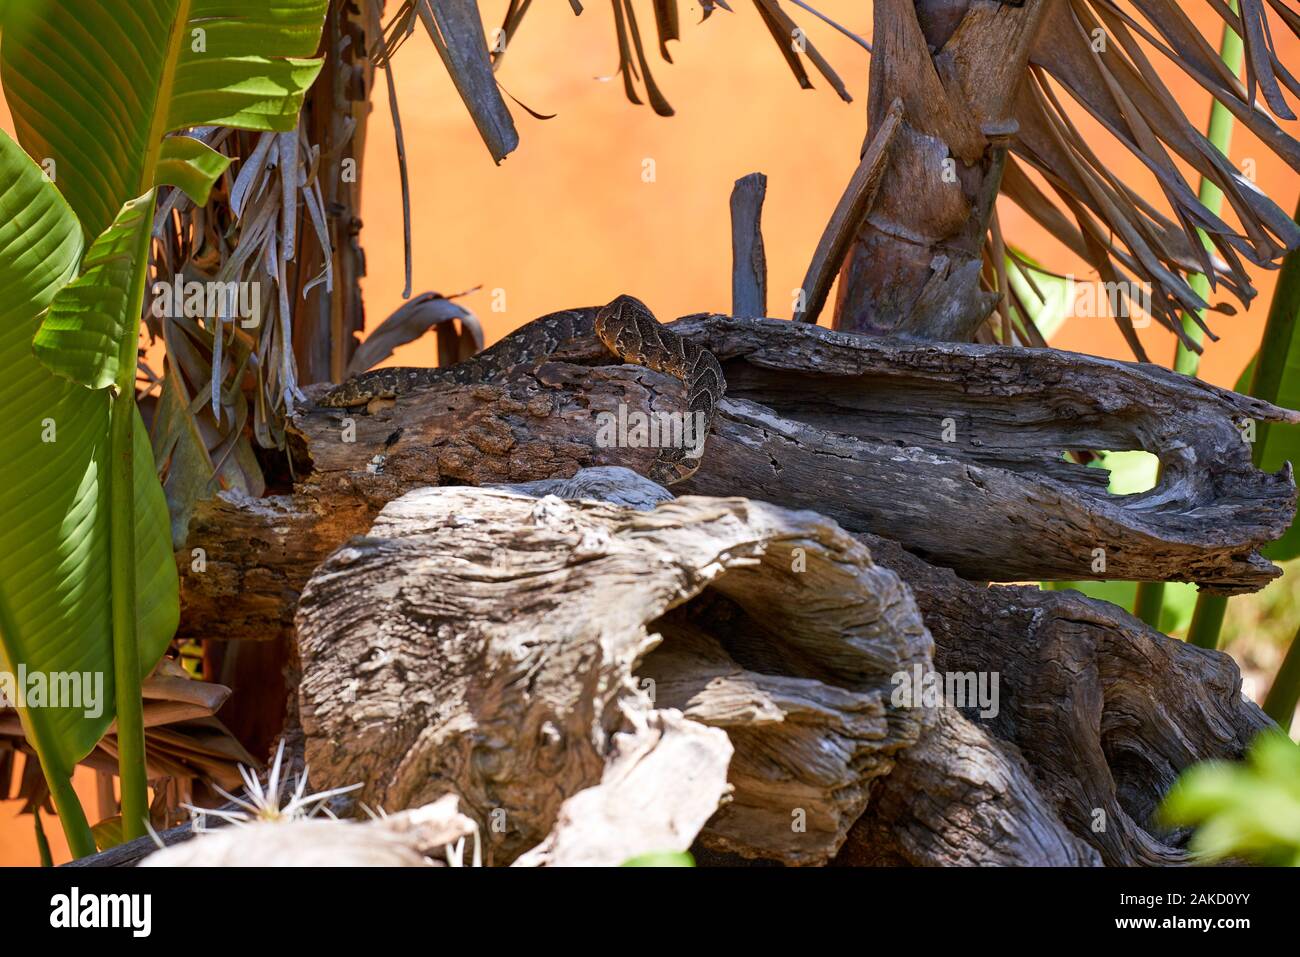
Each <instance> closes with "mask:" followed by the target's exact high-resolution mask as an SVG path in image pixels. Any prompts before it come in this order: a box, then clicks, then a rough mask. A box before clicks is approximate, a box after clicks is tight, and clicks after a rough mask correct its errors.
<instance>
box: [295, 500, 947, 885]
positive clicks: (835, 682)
mask: <svg viewBox="0 0 1300 957" xmlns="http://www.w3.org/2000/svg"><path fill="white" fill-rule="evenodd" d="M297 635H298V641H299V647H300V651H301V657H302V684H301V687H300V703H301V717H302V725H303V730H304V732H305V734H306V755H307V759H308V761H309V763H310V765H311V767H312V770H313V773H314V774H315V775H317V776H319V777H320V778H322V779H323V781H324V782H325V784H327V785H331V786H335V785H339V784H343V783H353V782H364V785H365V786H364V788H363V789H362V791H361V792H360V793H359V798H360V800H363V801H365V802H367V803H368V804H370V805H372V806H376V805H377V806H386V807H393V808H396V807H406V806H411V805H417V804H420V803H423V802H424V801H426V800H428V799H429V798H430V797H432V796H434V795H435V794H441V793H446V792H451V793H455V794H457V795H458V796H459V797H460V798H461V800H462V802H463V807H464V810H465V813H467V814H469V815H470V816H471V817H474V818H475V819H476V820H478V821H479V822H480V823H481V824H482V826H483V830H484V834H485V835H486V836H487V837H488V840H489V841H490V843H489V845H488V852H489V858H490V859H491V860H493V861H495V862H498V863H499V862H508V861H510V860H512V859H513V858H515V857H516V856H518V855H519V854H520V853H521V852H523V851H525V850H527V849H529V848H530V847H533V846H534V845H536V844H538V843H539V842H540V841H542V840H543V838H544V837H545V836H546V834H547V831H548V830H549V829H550V828H551V825H552V823H553V822H554V821H555V819H556V816H557V814H558V813H559V811H560V806H561V804H562V803H563V802H564V801H565V800H566V799H568V798H570V797H572V796H573V795H575V794H577V793H578V792H580V791H582V790H583V789H584V788H588V787H591V786H592V785H594V784H596V783H597V782H599V781H600V780H601V778H602V775H603V774H604V773H605V771H606V765H607V762H608V761H609V759H610V756H611V751H612V747H613V745H612V742H613V741H614V739H615V736H616V733H617V732H618V731H619V730H620V728H622V727H623V726H624V725H625V724H626V723H628V721H629V720H630V719H629V718H628V714H629V713H631V714H633V715H647V714H651V713H653V711H652V709H653V708H654V707H655V706H656V704H657V705H659V706H663V705H664V704H667V703H680V704H681V705H682V706H683V707H684V708H685V709H686V713H687V714H688V715H693V716H694V717H696V718H697V719H698V720H699V721H700V722H701V723H704V724H712V725H715V726H717V727H720V728H723V729H724V730H725V731H726V732H727V735H728V737H729V738H730V740H731V744H732V746H734V748H735V750H736V756H735V760H734V761H733V764H732V769H733V773H732V774H731V775H730V777H729V780H730V782H731V784H732V786H733V787H734V788H735V794H734V798H733V801H732V802H731V803H730V804H728V805H727V807H726V808H724V810H723V812H722V813H721V814H719V815H716V816H715V817H714V818H713V819H712V820H711V821H710V823H709V825H708V826H707V828H706V829H705V831H704V833H703V835H702V839H703V840H704V842H705V844H706V846H715V847H719V848H722V849H724V850H728V851H734V852H739V853H742V854H744V855H747V856H754V857H771V858H776V859H779V860H784V861H787V862H792V863H823V862H825V861H827V860H829V859H830V858H831V857H832V856H833V855H834V854H835V853H836V851H837V850H838V849H839V847H840V845H841V844H842V842H843V841H844V838H845V836H846V834H847V832H848V829H849V827H850V826H851V825H852V824H853V822H854V821H855V820H857V818H858V817H859V816H860V815H861V812H862V810H863V808H864V807H865V805H866V801H867V796H868V789H869V786H870V782H871V781H872V780H873V779H874V778H876V777H878V776H880V775H882V774H885V773H887V772H888V771H889V769H890V768H891V767H892V765H893V756H894V754H895V753H896V752H898V751H899V750H900V749H903V748H905V747H907V746H908V745H910V744H911V743H912V742H914V741H915V740H916V739H917V737H918V736H919V735H920V733H921V731H922V729H923V727H924V724H925V723H926V721H927V720H928V717H927V716H928V715H929V710H928V709H926V708H924V707H905V708H899V707H893V706H891V705H890V704H889V703H888V689H889V686H890V683H891V680H892V676H893V675H894V674H896V673H898V672H902V671H908V670H909V669H911V668H912V667H913V666H917V667H924V668H928V667H929V655H930V638H929V635H928V633H927V632H926V631H925V627H924V625H923V624H922V623H921V621H920V618H919V616H918V615H917V612H916V608H915V605H914V603H913V602H912V599H911V597H910V596H909V595H908V593H907V590H906V588H904V587H903V586H902V585H901V583H900V582H899V580H898V579H897V577H896V576H894V575H893V574H891V573H889V572H886V571H884V570H882V569H880V568H878V567H877V566H875V565H874V564H873V563H872V561H871V557H870V554H869V553H868V551H867V549H866V548H865V547H863V546H862V545H861V544H860V543H858V542H856V541H854V540H853V539H852V538H851V537H849V536H848V535H847V534H845V533H844V532H843V531H842V530H840V529H839V528H838V527H837V526H836V525H835V524H834V523H833V522H830V521H828V520H826V519H825V518H823V517H821V516H819V515H815V514H812V513H808V512H789V511H786V510H784V509H780V508H776V507H774V506H769V505H764V504H762V503H755V502H747V501H744V500H739V499H699V498H687V499H681V500H678V501H676V502H670V503H666V504H663V505H661V506H659V507H658V508H657V509H655V510H654V511H651V512H642V511H634V510H627V509H621V508H615V507H612V506H609V505H605V504H597V503H581V504H566V503H564V502H562V501H560V500H559V499H556V498H544V499H540V500H534V499H530V498H527V497H524V496H522V495H520V494H518V493H514V492H507V491H498V490H486V489H465V488H425V489H420V490H416V491H414V492H411V493H409V494H407V495H405V496H403V497H402V498H400V499H398V500H396V501H393V502H391V503H389V504H388V505H387V506H386V507H385V508H384V510H383V511H382V512H381V513H380V516H379V518H378V519H377V521H376V522H375V525H374V527H373V528H372V529H371V530H370V534H369V535H368V536H366V537H364V538H357V539H353V540H352V541H351V542H349V543H348V544H347V545H346V546H344V547H343V548H341V549H340V550H339V551H338V552H336V553H335V554H334V555H333V556H331V557H330V559H329V560H327V561H326V562H325V563H324V564H322V565H321V566H320V567H319V568H318V569H317V571H316V573H315V574H314V575H313V577H312V579H311V582H310V583H309V585H308V587H307V589H306V590H305V591H304V593H303V595H302V599H301V601H300V603H299V609H298V616H297ZM701 648H703V649H704V651H703V652H701ZM656 649H657V650H656ZM692 658H696V659H704V660H702V661H698V662H696V661H692V660H691V659H692ZM642 659H644V662H643V663H642V664H641V667H640V668H638V663H639V662H642ZM661 685H662V687H661ZM652 696H653V698H652ZM668 713H669V714H674V713H675V711H674V710H673V709H672V708H670V709H669V710H668ZM638 720H639V719H638ZM632 723H634V724H635V723H636V721H633V722H632ZM705 777H706V778H707V775H706V776H705ZM677 783H678V786H684V785H685V783H686V779H685V778H683V777H682V776H681V775H678V776H677Z"/></svg>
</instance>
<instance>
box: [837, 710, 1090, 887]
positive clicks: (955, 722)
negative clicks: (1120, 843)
mask: <svg viewBox="0 0 1300 957" xmlns="http://www.w3.org/2000/svg"><path fill="white" fill-rule="evenodd" d="M835 863H836V864H837V865H853V866H881V865H887V866H897V865H903V866H910V867H915V866H930V867H954V866H958V867H972V866H979V867H988V866H999V867H1007V866H1036V867H1091V866H1097V865H1099V864H1100V863H1101V857H1100V855H1098V853H1097V852H1096V851H1095V850H1093V849H1092V848H1091V847H1089V846H1088V845H1087V843H1085V842H1084V841H1083V840H1082V839H1080V838H1078V837H1075V836H1074V835H1072V834H1071V833H1070V832H1069V831H1068V830H1066V828H1065V826H1064V825H1063V824H1062V823H1061V821H1060V819H1059V818H1058V817H1057V816H1056V814H1055V813H1054V812H1053V810H1052V808H1051V806H1050V805H1049V804H1047V803H1046V802H1045V801H1044V800H1043V798H1042V795H1041V794H1040V793H1039V791H1038V789H1037V788H1036V787H1035V786H1034V784H1033V775H1032V772H1031V771H1030V769H1029V768H1028V766H1027V765H1026V764H1025V761H1024V759H1023V758H1021V757H1020V756H1019V754H1018V753H1017V752H1016V749H1015V748H1014V747H1013V746H1008V745H1007V744H1005V743H1003V742H1001V741H999V740H998V739H997V738H994V737H993V736H991V735H989V734H987V733H985V732H984V731H983V730H982V729H981V728H979V727H977V726H976V725H975V723H973V722H971V721H967V720H966V719H965V718H963V717H962V716H961V714H960V713H959V712H958V711H956V710H955V709H952V708H941V709H939V711H938V713H937V718H936V721H935V723H934V724H933V725H932V726H931V727H930V728H927V729H926V733H925V734H923V735H922V736H921V740H919V741H918V742H917V743H916V744H915V745H913V746H912V747H911V748H909V749H908V750H907V751H906V752H904V753H903V754H901V755H899V757H898V760H897V762H896V763H895V766H894V770H893V771H891V772H890V774H889V776H888V777H886V778H882V779H881V780H880V781H879V782H878V783H877V785H876V787H875V788H874V789H873V790H872V793H871V804H870V805H869V806H868V807H867V812H866V813H865V814H864V815H863V816H862V817H861V818H860V819H859V820H858V822H857V823H856V824H855V825H854V826H853V830H851V831H850V832H849V839H848V841H847V842H846V843H845V845H844V849H843V850H842V851H840V853H839V856H837V857H836V859H835Z"/></svg>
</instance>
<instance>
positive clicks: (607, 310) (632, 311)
mask: <svg viewBox="0 0 1300 957" xmlns="http://www.w3.org/2000/svg"><path fill="white" fill-rule="evenodd" d="M620 316H626V317H628V318H629V319H630V318H632V317H633V316H637V317H641V316H648V317H649V318H651V319H654V313H653V312H651V311H650V307H649V306H647V305H646V304H645V303H644V302H642V301H641V300H640V299H638V298H636V296H618V297H617V298H615V299H612V300H610V301H609V302H608V303H606V304H605V305H603V306H601V307H600V311H599V312H597V313H596V323H597V325H600V324H603V323H605V322H608V321H609V320H610V319H617V318H619V317H620Z"/></svg>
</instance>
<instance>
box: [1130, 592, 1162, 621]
mask: <svg viewBox="0 0 1300 957" xmlns="http://www.w3.org/2000/svg"><path fill="white" fill-rule="evenodd" d="M1164 608H1165V583H1164V582H1138V587H1137V596H1136V597H1135V598H1134V599H1133V614H1135V615H1137V616H1138V617H1139V618H1141V619H1142V620H1143V621H1145V622H1146V623H1147V624H1148V625H1150V626H1151V627H1152V628H1154V629H1156V630H1157V631H1159V630H1160V615H1161V612H1163V611H1164Z"/></svg>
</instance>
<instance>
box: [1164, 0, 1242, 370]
mask: <svg viewBox="0 0 1300 957" xmlns="http://www.w3.org/2000/svg"><path fill="white" fill-rule="evenodd" d="M1229 5H1230V6H1231V7H1232V10H1233V12H1234V13H1235V12H1236V11H1237V0H1231V3H1230V4H1229ZM1242 49H1243V47H1242V42H1241V37H1239V36H1238V35H1237V33H1236V31H1234V30H1233V29H1232V28H1231V27H1230V26H1228V25H1227V24H1226V23H1225V24H1224V25H1223V36H1222V39H1221V40H1220V41H1219V55H1220V56H1221V57H1223V62H1224V63H1226V64H1227V66H1228V69H1229V70H1231V71H1232V72H1233V73H1234V74H1236V73H1239V72H1241V60H1242ZM1233 124H1234V119H1233V116H1232V113H1231V112H1230V111H1229V110H1228V108H1227V107H1226V106H1224V105H1223V104H1222V103H1220V102H1219V101H1218V100H1215V101H1214V102H1213V105H1211V107H1210V125H1209V129H1208V130H1207V131H1206V136H1207V137H1208V138H1209V140H1210V142H1211V143H1213V144H1214V146H1215V148H1216V149H1218V151H1219V152H1220V153H1222V154H1223V155H1224V156H1227V155H1228V150H1229V149H1230V148H1231V146H1232V128H1233ZM1197 198H1198V199H1199V200H1200V201H1201V205H1203V206H1204V207H1205V208H1206V209H1208V210H1209V211H1210V212H1212V213H1214V214H1215V215H1216V216H1217V215H1218V214H1219V211H1220V210H1222V209H1223V191H1222V190H1221V189H1219V187H1218V186H1216V185H1215V184H1214V183H1213V182H1212V181H1211V180H1210V179H1208V178H1207V177H1204V176H1202V177H1201V184H1200V188H1199V189H1198V191H1197ZM1197 232H1198V233H1199V234H1200V237H1201V242H1202V243H1203V244H1204V245H1205V248H1206V249H1208V250H1210V251H1211V252H1212V251H1213V250H1214V244H1213V243H1211V242H1210V240H1209V237H1208V236H1206V234H1205V231H1204V230H1197ZM1188 284H1189V285H1190V286H1191V287H1192V290H1193V291H1194V292H1195V293H1196V294H1197V295H1198V296H1200V297H1201V298H1202V299H1204V298H1205V297H1206V296H1208V295H1209V294H1210V282H1209V280H1208V279H1206V278H1205V276H1203V275H1201V274H1200V273H1197V274H1195V275H1193V276H1190V277H1189V279H1188ZM1201 318H1204V314H1203V313H1202V316H1201ZM1183 330H1184V331H1185V332H1186V333H1187V336H1188V338H1190V339H1191V340H1192V341H1193V342H1195V343H1197V344H1198V345H1199V344H1200V343H1201V341H1202V337H1203V336H1204V332H1203V331H1202V330H1201V327H1200V326H1199V325H1197V323H1196V320H1195V319H1193V318H1192V317H1191V316H1190V315H1184V316H1183ZM1200 362H1201V357H1200V354H1199V353H1197V352H1194V351H1193V350H1191V349H1188V348H1187V347H1186V346H1185V345H1183V343H1182V342H1181V341H1180V342H1179V343H1178V348H1177V351H1176V352H1175V353H1174V369H1175V370H1176V371H1178V372H1181V373H1183V374H1184V375H1196V370H1197V369H1198V368H1199V367H1200Z"/></svg>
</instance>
